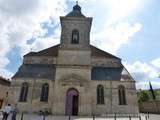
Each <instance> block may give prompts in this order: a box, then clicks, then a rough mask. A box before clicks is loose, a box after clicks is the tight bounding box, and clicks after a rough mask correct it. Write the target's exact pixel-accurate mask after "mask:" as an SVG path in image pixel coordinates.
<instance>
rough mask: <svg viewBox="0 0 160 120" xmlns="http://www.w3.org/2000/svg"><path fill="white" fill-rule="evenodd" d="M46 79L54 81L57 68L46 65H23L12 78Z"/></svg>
mask: <svg viewBox="0 0 160 120" xmlns="http://www.w3.org/2000/svg"><path fill="white" fill-rule="evenodd" d="M21 77H23V78H46V79H54V77H55V66H54V65H46V64H22V65H21V67H20V68H19V70H18V72H17V73H16V74H15V75H14V76H13V77H12V78H21Z"/></svg>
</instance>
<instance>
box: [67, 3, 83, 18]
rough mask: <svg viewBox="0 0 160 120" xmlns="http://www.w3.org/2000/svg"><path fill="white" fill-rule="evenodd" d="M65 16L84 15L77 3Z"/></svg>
mask: <svg viewBox="0 0 160 120" xmlns="http://www.w3.org/2000/svg"><path fill="white" fill-rule="evenodd" d="M66 17H83V18H85V16H84V15H83V14H82V13H81V7H80V6H79V5H78V3H77V4H76V5H75V6H74V7H73V10H72V11H71V12H70V13H68V14H67V15H66Z"/></svg>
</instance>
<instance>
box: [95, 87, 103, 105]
mask: <svg viewBox="0 0 160 120" xmlns="http://www.w3.org/2000/svg"><path fill="white" fill-rule="evenodd" d="M97 104H104V88H103V86H102V85H98V86H97Z"/></svg>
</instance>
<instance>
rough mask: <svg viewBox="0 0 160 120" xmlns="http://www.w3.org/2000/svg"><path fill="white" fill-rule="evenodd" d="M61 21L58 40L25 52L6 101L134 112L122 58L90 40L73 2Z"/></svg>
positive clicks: (27, 106)
mask: <svg viewBox="0 0 160 120" xmlns="http://www.w3.org/2000/svg"><path fill="white" fill-rule="evenodd" d="M60 23H61V36H60V44H58V45H55V46H52V47H50V48H47V49H44V50H41V51H38V52H29V53H28V54H26V55H24V58H23V63H22V65H21V66H20V67H19V69H18V71H17V72H16V73H15V75H14V76H13V77H12V82H11V93H10V103H11V104H17V105H18V108H19V110H20V111H21V112H26V113H38V112H39V111H47V112H49V113H51V114H53V115H93V114H94V115H104V114H106V113H108V114H112V113H131V114H135V113H138V112H139V111H138V103H137V95H136V88H135V81H134V79H133V78H132V77H131V75H130V74H129V72H128V71H127V70H126V68H125V67H124V66H123V65H122V62H121V59H120V58H118V57H116V56H114V55H112V54H110V53H107V52H105V51H103V50H101V49H99V48H97V47H95V46H93V45H91V44H90V31H91V25H92V17H86V16H85V15H83V13H82V12H81V7H80V6H79V5H78V4H76V5H75V6H74V7H73V10H72V11H71V12H70V13H68V14H67V15H66V16H63V17H60Z"/></svg>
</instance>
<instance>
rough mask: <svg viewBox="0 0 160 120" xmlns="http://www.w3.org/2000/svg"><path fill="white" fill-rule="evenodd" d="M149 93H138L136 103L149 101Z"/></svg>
mask: <svg viewBox="0 0 160 120" xmlns="http://www.w3.org/2000/svg"><path fill="white" fill-rule="evenodd" d="M148 92H149V91H140V92H138V102H145V101H148V100H149V93H148Z"/></svg>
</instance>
